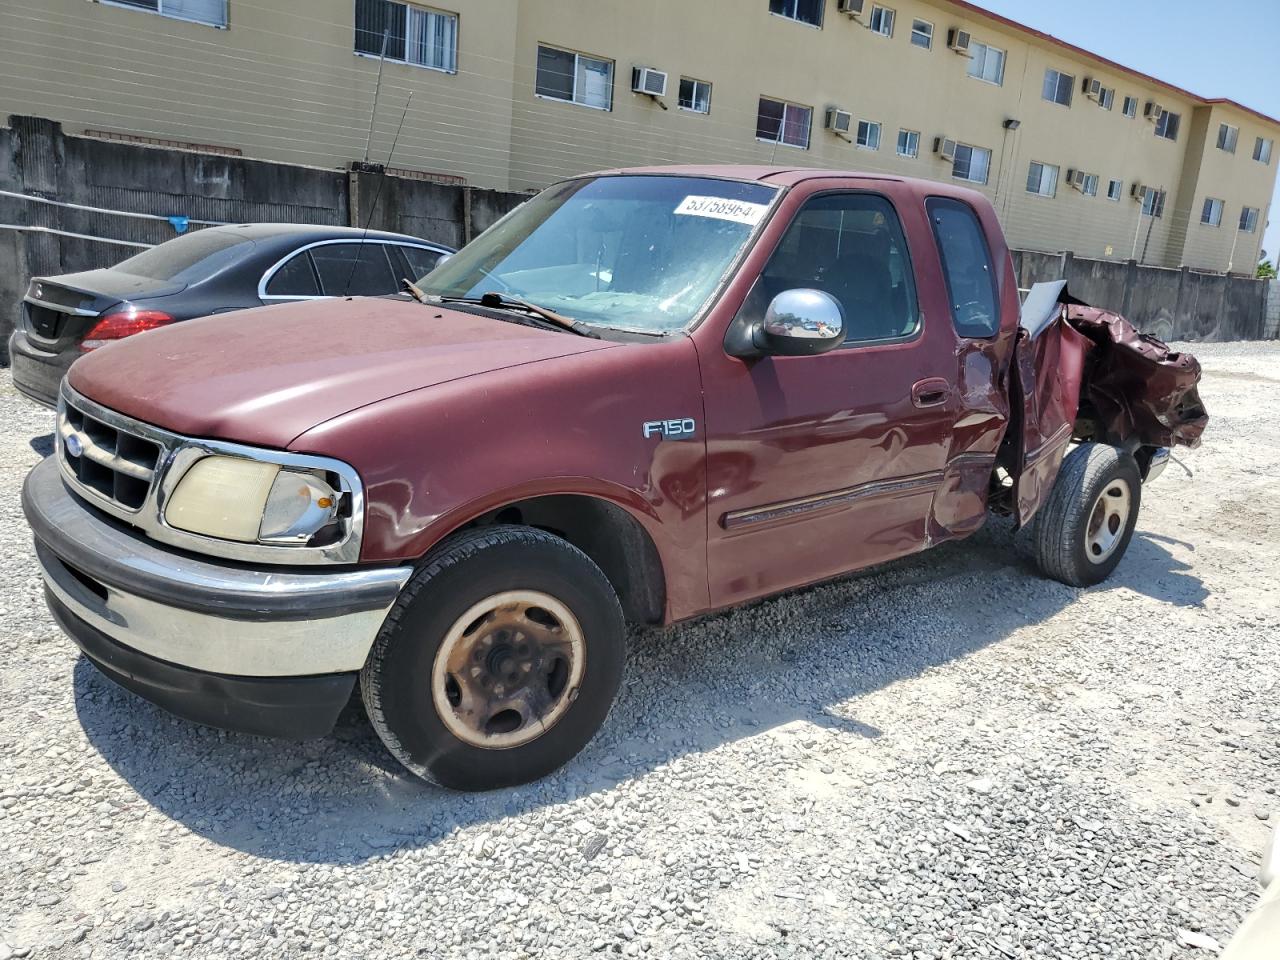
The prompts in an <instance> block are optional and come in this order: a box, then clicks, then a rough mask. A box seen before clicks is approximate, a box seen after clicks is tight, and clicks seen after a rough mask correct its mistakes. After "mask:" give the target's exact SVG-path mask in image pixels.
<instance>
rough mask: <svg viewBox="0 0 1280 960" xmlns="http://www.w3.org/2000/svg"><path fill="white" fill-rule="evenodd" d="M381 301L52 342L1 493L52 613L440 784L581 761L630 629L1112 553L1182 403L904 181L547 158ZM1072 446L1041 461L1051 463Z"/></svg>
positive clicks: (196, 691) (938, 198)
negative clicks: (999, 549) (6, 492)
mask: <svg viewBox="0 0 1280 960" xmlns="http://www.w3.org/2000/svg"><path fill="white" fill-rule="evenodd" d="M406 289H407V290H408V291H409V292H408V293H407V294H405V295H402V296H392V297H384V298H348V299H342V300H334V301H327V302H316V303H307V304H289V305H282V306H273V307H266V308H262V309H258V310H249V311H244V312H241V313H235V314H226V315H223V316H219V317H214V318H210V319H206V320H196V321H192V322H189V323H184V324H181V325H179V326H175V327H172V328H168V329H163V330H157V331H154V332H151V333H146V334H143V335H141V336H138V337H135V338H132V339H131V340H126V341H122V342H120V343H117V344H114V345H110V346H107V347H104V348H103V349H100V350H97V351H95V352H94V353H92V354H90V355H88V356H86V357H84V358H83V359H81V360H79V361H77V362H76V363H75V364H74V365H73V366H72V368H71V370H70V372H69V374H68V376H67V379H66V381H65V382H64V384H63V386H62V390H61V398H60V404H59V413H58V421H57V424H58V425H57V444H56V454H55V456H53V457H51V458H49V459H48V460H47V461H45V462H44V463H42V464H41V465H39V466H38V467H36V468H35V470H34V471H33V472H32V473H31V475H30V477H29V478H28V480H27V482H26V485H25V488H24V499H23V504H24V509H25V511H26V515H27V517H28V519H29V522H30V524H31V527H32V529H33V531H34V534H35V540H36V550H37V553H38V556H39V560H40V563H41V566H42V569H43V573H44V577H45V581H46V587H47V597H48V602H49V605H50V608H51V610H52V612H53V615H54V616H55V617H56V618H57V620H58V622H59V623H60V624H61V625H62V627H63V628H64V629H65V630H66V632H67V633H68V634H69V635H70V636H71V637H72V638H73V639H74V640H75V641H76V643H77V644H79V646H80V647H81V648H82V649H83V650H84V652H85V654H86V655H87V656H88V657H89V658H90V659H91V660H92V661H93V662H94V663H95V664H97V666H98V667H99V668H101V670H102V671H103V672H104V673H106V674H107V675H108V676H110V677H111V678H113V679H114V680H116V681H118V682H119V683H121V684H122V685H124V686H125V687H127V688H129V689H131V690H134V691H136V692H138V693H140V694H141V695H142V696H144V697H147V698H149V699H151V700H153V701H155V702H156V703H159V704H161V705H162V706H164V707H166V708H168V709H170V710H172V711H173V712H175V713H178V714H180V715H183V716H186V717H189V718H192V719H194V720H197V721H201V722H205V723H209V724H213V725H217V726H221V727H226V728H230V729H236V730H243V731H249V732H254V733H263V734H276V735H286V736H322V735H324V734H325V733H327V732H328V731H329V730H330V729H331V727H332V725H333V722H334V720H335V717H336V716H337V714H338V712H339V711H340V710H341V709H342V707H343V706H344V705H345V704H346V703H347V701H348V699H349V697H350V695H351V693H352V691H353V688H354V685H355V683H356V682H357V680H358V681H359V684H360V690H361V694H362V696H363V699H364V703H365V705H366V708H367V711H368V714H369V716H370V718H371V720H372V722H373V725H374V727H375V728H376V729H377V731H378V733H379V735H380V736H381V737H382V739H383V741H384V742H385V743H386V745H387V747H388V748H389V749H390V751H391V752H392V753H393V754H394V755H395V756H396V757H397V758H398V759H399V760H400V761H401V762H403V763H404V765H405V766H406V767H408V768H409V769H410V770H412V771H413V772H415V773H417V774H419V775H420V776H422V777H424V778H426V779H428V780H431V781H434V782H437V783H440V784H444V785H447V786H450V787H455V788H461V789H483V788H490V787H497V786H502V785H508V784H516V783H521V782H525V781H528V780H531V779H534V778H536V777H539V776H542V775H544V774H546V773H548V772H549V771H551V770H554V769H555V768H557V767H558V766H560V765H561V764H563V763H565V762H566V761H567V760H569V759H570V758H571V757H573V756H574V755H575V754H576V753H577V752H578V751H579V750H580V749H581V748H582V746H583V745H584V744H585V743H586V742H587V741H588V740H589V739H590V738H591V737H592V735H593V734H594V732H595V731H596V730H597V729H598V728H599V726H600V725H601V723H602V722H603V721H604V719H605V716H606V714H607V713H608V711H609V707H610V704H611V703H612V701H613V698H614V694H615V692H616V691H617V688H618V684H619V681H620V677H621V672H622V666H623V659H624V657H623V654H624V637H625V631H624V623H625V622H626V621H633V622H638V623H643V624H669V623H673V622H676V621H680V620H684V619H687V618H690V617H695V616H698V615H700V614H704V613H706V612H708V611H712V610H716V609H720V608H724V607H729V606H732V605H734V604H740V603H745V602H747V601H751V600H754V599H756V598H759V597H763V596H767V595H769V594H774V593H778V592H780V591H785V590H790V589H793V588H796V587H801V586H804V585H806V584H812V583H815V582H818V581H821V580H824V579H827V578H830V577H836V576H839V575H841V574H844V573H848V572H849V571H853V570H858V569H860V568H864V567H867V566H870V565H872V564H877V563H881V562H883V561H886V560H891V559H893V558H895V557H901V556H904V555H906V554H910V553H914V552H916V551H919V550H923V549H925V548H927V547H931V546H933V545H935V544H938V543H942V542H945V541H947V540H954V539H957V538H962V537H965V536H968V535H969V534H971V533H973V532H974V531H975V530H977V529H978V528H979V527H981V526H982V524H983V523H984V522H985V521H986V519H987V517H988V516H989V515H990V514H992V513H996V514H1002V515H1009V516H1012V517H1014V518H1015V520H1016V522H1017V523H1019V524H1026V523H1028V522H1030V521H1031V520H1032V519H1033V518H1035V519H1036V529H1035V541H1036V545H1037V551H1038V555H1039V559H1040V564H1041V566H1042V567H1043V569H1044V571H1045V572H1046V573H1047V574H1048V575H1050V576H1052V577H1056V578H1058V579H1060V580H1062V581H1064V582H1066V583H1069V584H1074V585H1078V586H1084V585H1088V584H1092V583H1096V582H1098V581H1100V580H1102V579H1103V578H1104V577H1106V576H1107V575H1108V573H1110V571H1111V570H1112V569H1113V568H1114V567H1115V565H1116V564H1117V563H1118V562H1119V560H1120V558H1121V556H1122V554H1123V553H1124V550H1125V548H1126V546H1127V544H1128V542H1129V538H1130V536H1131V535H1132V533H1133V528H1134V523H1135V521H1136V518H1137V515H1138V505H1139V500H1140V497H1141V494H1142V485H1143V483H1144V481H1149V480H1151V479H1152V478H1153V477H1154V476H1155V475H1156V474H1157V473H1158V472H1159V471H1160V469H1161V468H1162V467H1163V465H1164V460H1165V458H1166V457H1167V455H1168V449H1167V448H1168V447H1171V446H1173V445H1175V444H1178V443H1184V444H1190V445H1194V444H1195V443H1196V442H1198V439H1199V435H1200V431H1201V430H1202V429H1203V427H1204V424H1205V415H1204V410H1203V408H1202V407H1201V406H1200V402H1199V399H1198V397H1197V395H1196V386H1195V385H1196V382H1197V381H1198V378H1199V368H1198V366H1197V365H1196V362H1195V360H1194V358H1193V357H1190V356H1189V355H1186V354H1174V353H1170V352H1169V351H1168V349H1167V348H1166V347H1164V345H1163V344H1160V343H1159V342H1158V341H1154V340H1150V339H1149V338H1144V337H1141V336H1139V335H1138V334H1137V333H1136V332H1135V331H1134V330H1133V328H1132V327H1130V326H1129V325H1128V324H1127V323H1125V321H1123V320H1122V319H1121V318H1119V317H1116V316H1114V315H1112V314H1107V313H1104V312H1102V311H1099V310H1094V309H1091V308H1088V307H1085V306H1083V305H1081V304H1079V303H1076V302H1074V301H1072V300H1071V298H1070V296H1069V295H1067V294H1065V292H1059V291H1058V290H1057V289H1056V288H1055V289H1052V290H1050V291H1049V293H1048V295H1045V294H1044V292H1043V291H1038V292H1037V293H1036V294H1035V295H1034V296H1033V297H1032V298H1031V300H1034V301H1035V304H1036V306H1035V308H1034V309H1031V300H1029V301H1028V305H1027V308H1025V309H1024V308H1023V307H1022V305H1021V304H1020V301H1019V291H1018V286H1017V282H1016V279H1015V276H1014V272H1013V267H1012V261H1011V259H1010V255H1009V251H1008V249H1007V247H1006V245H1005V240H1004V237H1003V235H1002V233H1001V230H1000V226H999V224H998V222H997V220H996V215H995V211H994V210H993V208H992V206H991V204H990V203H989V202H988V201H987V199H986V198H985V197H984V196H982V195H981V194H979V193H976V192H973V191H969V190H964V189H959V188H956V187H953V186H949V185H943V184H938V183H933V182H926V181H916V180H906V179H901V178H896V177H888V176H871V175H861V174H853V173H841V172H831V171H818V170H792V169H777V168H765V167H715V168H708V167H679V168H651V169H635V170H622V171H614V172H609V173H605V174H596V175H592V176H585V177H579V178H574V179H570V180H566V181H564V182H562V183H558V184H556V185H554V186H552V187H550V188H548V189H547V190H545V191H544V192H542V193H541V194H539V195H538V196H537V197H535V198H534V199H531V200H530V201H529V202H527V203H526V204H524V205H522V206H521V207H519V208H518V209H516V210H515V211H513V212H512V213H510V214H508V215H507V216H506V217H505V218H503V219H502V220H501V221H499V222H498V223H497V224H495V225H494V226H493V227H492V228H490V229H489V230H488V231H487V232H485V233H484V234H483V235H482V236H481V237H480V238H478V239H477V240H476V241H475V242H473V243H472V244H470V245H469V246H468V247H466V248H465V249H464V250H462V251H461V252H460V253H458V254H457V255H455V256H454V257H452V258H451V259H449V260H447V261H446V262H444V263H442V264H441V265H440V266H438V267H437V268H436V269H435V270H433V272H431V273H430V274H428V275H427V276H426V277H424V278H420V279H419V280H418V281H417V283H416V284H414V283H408V284H406ZM1064 458H1065V459H1064Z"/></svg>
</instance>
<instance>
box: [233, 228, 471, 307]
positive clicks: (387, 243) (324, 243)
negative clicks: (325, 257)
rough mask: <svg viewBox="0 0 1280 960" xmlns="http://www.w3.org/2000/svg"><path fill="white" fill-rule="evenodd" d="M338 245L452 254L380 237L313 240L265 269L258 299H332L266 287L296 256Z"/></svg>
mask: <svg viewBox="0 0 1280 960" xmlns="http://www.w3.org/2000/svg"><path fill="white" fill-rule="evenodd" d="M339 243H359V244H364V243H376V244H379V245H381V246H384V247H413V248H414V249H417V250H430V251H431V252H432V253H438V254H440V255H441V256H449V255H451V254H452V253H453V252H454V251H452V250H450V249H449V248H448V247H445V246H441V245H439V244H434V243H427V242H423V243H409V242H408V241H406V240H387V239H384V238H381V237H367V238H364V237H341V238H336V239H333V240H313V241H312V242H311V243H306V244H303V245H302V246H300V247H297V248H296V249H294V250H291V251H290V252H289V253H287V254H285V255H284V256H283V257H281V258H280V259H279V260H277V261H276V262H275V263H273V264H272V265H271V266H270V267H268V268H267V271H266V272H265V273H264V274H263V275H262V278H261V279H260V280H259V281H258V291H257V292H258V299H259V300H261V301H263V302H264V303H298V302H300V301H304V300H332V299H334V297H333V296H332V295H330V294H320V295H319V296H314V297H313V296H305V297H296V296H289V295H286V294H278V293H277V294H268V293H267V286H268V285H269V284H270V283H271V281H272V279H273V278H274V277H275V275H276V273H277V272H279V270H280V268H281V267H283V266H284V265H285V264H286V263H288V262H289V261H290V260H292V259H293V258H294V257H296V256H298V254H300V253H306V252H307V251H308V250H312V249H314V248H315V247H328V246H333V245H335V244H339ZM414 279H417V278H416V277H415V278H414ZM317 283H318V278H317Z"/></svg>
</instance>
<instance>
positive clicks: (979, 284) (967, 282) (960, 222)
mask: <svg viewBox="0 0 1280 960" xmlns="http://www.w3.org/2000/svg"><path fill="white" fill-rule="evenodd" d="M925 209H926V210H927V211H928V213H929V223H930V225H931V226H932V227H933V236H934V240H935V241H936V242H937V244H938V256H939V257H940V258H941V260H942V275H943V278H944V279H945V280H946V284H947V299H948V301H949V302H950V304H951V322H952V323H953V324H954V325H955V329H956V333H958V334H960V336H962V337H994V336H995V335H996V334H997V333H998V332H999V330H1000V310H999V298H998V297H997V296H996V278H995V267H994V265H993V264H992V261H991V251H990V250H989V249H988V247H987V238H986V234H985V233H983V231H982V224H981V223H979V221H978V215H977V214H976V213H974V212H973V208H972V207H970V206H969V205H968V204H966V203H961V202H960V201H959V200H950V199H947V198H943V197H933V198H931V199H930V200H929V201H928V202H927V204H926V206H925Z"/></svg>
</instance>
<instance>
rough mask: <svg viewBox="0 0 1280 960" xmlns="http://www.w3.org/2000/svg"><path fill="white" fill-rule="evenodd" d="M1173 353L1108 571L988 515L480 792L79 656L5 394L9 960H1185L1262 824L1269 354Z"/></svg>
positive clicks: (1279, 488)
mask: <svg viewBox="0 0 1280 960" xmlns="http://www.w3.org/2000/svg"><path fill="white" fill-rule="evenodd" d="M1196 349H1197V352H1198V353H1199V354H1200V355H1201V357H1202V359H1203V360H1204V362H1205V366H1206V375H1205V380H1204V384H1203V394H1204V397H1205V400H1206V403H1207V404H1208V406H1209V409H1210V412H1211V415H1212V417H1213V420H1212V422H1211V425H1210V429H1209V432H1208V434H1207V437H1206V443H1205V446H1204V447H1203V448H1202V449H1200V450H1198V451H1195V452H1194V453H1190V454H1184V455H1181V458H1182V459H1183V460H1184V461H1185V462H1186V463H1187V465H1188V467H1190V468H1191V470H1193V471H1194V474H1195V475H1194V477H1191V478H1188V477H1187V476H1186V475H1185V474H1184V473H1183V471H1182V470H1181V469H1179V468H1178V467H1177V466H1171V467H1170V468H1169V470H1168V471H1167V472H1166V474H1165V476H1164V477H1163V478H1161V479H1160V480H1159V481H1158V482H1157V483H1156V484H1154V485H1153V486H1152V487H1150V488H1148V491H1147V492H1148V494H1149V500H1148V501H1147V503H1146V504H1144V509H1143V513H1142V516H1141V518H1140V520H1139V525H1138V534H1137V535H1136V536H1135V538H1134V541H1133V544H1132V546H1131V547H1130V549H1129V553H1128V556H1127V557H1126V559H1125V560H1124V562H1123V563H1122V564H1121V566H1120V568H1119V570H1118V571H1117V573H1116V576H1115V577H1114V578H1113V580H1112V581H1111V582H1109V583H1107V584H1104V585H1103V586H1102V587H1099V588H1094V589H1091V590H1084V591H1080V590H1073V589H1070V588H1067V587H1064V586H1061V585H1059V584H1056V583H1052V582H1047V581H1045V580H1042V579H1040V578H1038V577H1037V576H1036V575H1035V573H1034V571H1033V570H1032V569H1031V567H1030V565H1029V562H1028V560H1027V558H1026V552H1025V547H1024V545H1023V544H1024V543H1025V541H1024V540H1023V539H1022V538H1015V537H1014V536H1013V535H1012V533H1011V532H1010V530H1009V528H1008V527H1007V525H1003V524H993V525H992V526H990V527H988V528H987V529H985V530H984V531H982V532H980V533H979V534H978V535H976V536H975V537H973V538H972V539H971V540H969V541H967V542H964V543H960V544H951V545H947V546H944V547H940V548H938V549H936V550H933V551H930V552H929V553H927V554H925V555H923V556H919V557H916V558H912V559H910V560H908V561H902V562H898V563H896V564H893V565H891V566H889V567H887V568H884V569H882V570H880V571H878V572H876V573H875V574H873V575H868V576H862V577H856V578H850V579H847V580H844V581H840V582H837V583H834V584H831V585H827V586H824V587H821V588H818V589H813V590H809V591H805V592H803V593H799V594H795V595H792V596H788V597H784V598H782V599H778V600H773V601H769V602H764V603H760V604H757V605H755V606H752V607H749V608H746V609H742V610H739V611H736V612H733V613H730V614H727V615H723V616H717V617H714V618H710V619H707V620H704V621H701V622H698V623H695V624H692V625H686V626H682V627H679V628H674V629H671V630H666V631H646V632H640V633H637V634H636V635H635V636H634V637H633V650H632V654H631V658H630V663H629V665H628V680H627V685H626V686H625V688H624V691H623V695H622V697H621V700H620V702H619V704H618V706H617V708H616V709H615V710H614V712H613V714H612V716H611V717H610V720H609V722H608V724H607V726H606V728H605V730H604V731H603V733H602V734H601V735H600V736H599V737H598V738H597V739H596V740H595V741H594V742H593V743H592V745H591V746H589V747H588V748H587V750H586V751H585V752H584V753H583V754H582V755H581V756H580V757H579V758H578V759H577V760H576V761H575V762H573V763H572V764H571V765H570V766H569V767H568V768H567V769H565V770H563V771H561V772H560V773H558V774H557V775H555V776H553V777H551V778H549V779H547V780H545V781H543V782H540V783H538V784H535V785H532V786H530V787H526V788H523V789H519V790H508V791H503V792H499V793H494V794H486V795H482V796H464V795H457V794H451V793H447V792H444V791H440V790H436V789H432V788H429V787H426V786H424V785H422V784H420V783H418V782H416V781H414V780H412V779H409V778H408V777H406V776H405V775H402V773H401V772H400V770H399V769H398V768H396V767H395V765H394V764H393V763H392V762H391V761H390V760H389V759H388V757H387V756H386V754H385V753H384V752H383V750H382V748H381V747H380V745H379V743H378V741H377V740H376V738H375V736H374V734H373V733H372V731H371V730H370V728H369V726H368V723H367V722H366V720H365V718H364V716H363V715H362V713H361V712H360V711H359V709H358V708H357V707H355V706H354V705H353V706H352V707H351V708H350V709H349V710H348V711H347V713H346V714H345V715H344V717H343V720H342V721H341V723H340V725H339V729H338V731H337V732H336V734H335V735H334V736H333V737H332V738H330V739H328V740H324V741H320V742H313V743H307V744H302V745H297V744H289V743H281V742H274V741H269V740H262V739H255V738H251V737H243V736H235V735H228V734H223V733H219V732H216V731H213V730H209V729H205V728H201V727H197V726H194V725H191V724H188V723H184V722H180V721H177V720H174V719H172V718H170V717H169V716H168V715H166V714H164V713H163V712H161V711H160V710H158V709H155V708H153V707H151V706H149V705H147V704H146V703H144V702H142V701H140V700H137V699H135V698H133V697H132V696H130V695H129V694H126V693H124V692H122V691H121V690H119V689H117V688H115V687H114V686H113V685H112V684H111V683H110V682H108V681H106V680H105V679H103V678H101V677H100V676H99V675H97V673H96V672H95V671H94V670H93V669H92V668H90V667H88V666H87V665H86V664H85V663H84V662H83V661H81V660H79V659H78V658H77V656H76V655H75V653H74V652H73V647H72V645H71V643H70V642H69V641H68V640H66V639H64V638H63V637H62V636H61V635H60V633H59V631H58V629H57V628H56V627H55V626H54V624H53V622H52V620H51V619H50V617H49V616H48V614H47V613H46V611H45V607H44V603H43V601H42V599H41V591H40V586H39V578H38V576H37V573H36V567H35V562H34V559H33V556H32V551H31V546H30V540H29V538H28V533H27V529H26V525H25V523H24V522H23V519H22V515H21V511H20V508H19V500H18V491H19V485H20V480H21V478H22V476H23V475H24V474H25V472H26V471H27V470H28V469H29V468H30V467H31V466H32V465H33V464H34V463H36V462H37V461H38V459H39V458H40V456H41V455H43V454H46V453H47V452H48V451H49V448H50V437H49V431H50V429H51V418H50V415H49V414H47V413H45V412H43V411H40V410H37V409H36V408H35V407H33V406H32V405H30V404H28V403H26V402H25V401H23V400H21V399H20V398H19V397H18V396H16V395H15V393H14V392H13V389H12V386H11V385H10V382H9V379H8V375H7V373H4V374H0V422H3V424H4V428H3V431H0V453H2V454H3V464H4V466H3V467H2V468H0V469H3V479H2V482H0V510H2V511H3V517H4V520H5V521H6V523H5V524H4V533H3V536H4V545H3V552H2V557H3V568H2V570H3V575H4V580H5V583H6V585H7V588H6V590H5V592H4V594H3V596H2V597H0V615H3V618H4V619H3V622H4V634H3V643H2V644H0V861H2V862H3V864H4V867H3V869H0V960H7V958H9V957H11V956H19V957H20V956H28V955H30V956H33V957H59V958H62V957H68V958H69V957H89V956H94V957H120V956H137V957H143V956H145V957H162V956H170V955H178V956H192V957H196V956H198V957H235V956H241V955H245V956H262V957H270V958H272V960H276V958H288V957H304V956H305V957H313V956H326V957H328V956H335V957H359V958H363V957H467V958H471V957H475V958H479V957H484V958H489V957H525V956H536V957H570V956H585V955H589V954H593V953H594V954H598V955H601V956H612V955H615V954H621V955H623V956H646V955H647V956H650V957H725V958H734V960H743V958H751V957H776V956H796V957H867V958H873V957H874V958H882V957H894V956H904V957H917V958H926V957H930V958H935V957H936V958H943V957H994V958H999V957H1008V958H1023V957H1027V958H1037V960H1040V958H1048V957H1053V958H1058V957H1134V958H1170V957H1208V956H1211V955H1212V953H1213V951H1214V945H1213V944H1212V943H1211V942H1210V941H1209V940H1207V939H1205V938H1212V939H1213V940H1215V941H1217V942H1219V943H1225V942H1226V940H1227V939H1228V937H1229V935H1230V932H1231V931H1232V930H1233V929H1234V927H1235V926H1236V924H1237V923H1238V922H1239V920H1240V918H1241V917H1242V915H1243V914H1244V912H1245V911H1246V910H1247V909H1248V907H1249V906H1250V905H1251V903H1252V901H1253V899H1254V896H1255V887H1254V883H1253V881H1252V874H1253V872H1254V869H1255V865H1256V863H1257V860H1258V857H1259V854H1260V851H1261V849H1262V846H1263V844H1264V842H1265V839H1266V836H1267V832H1268V830H1269V828H1270V818H1274V817H1278V816H1280V798H1278V797H1277V795H1276V793H1275V791H1276V787H1277V776H1276V774H1277V761H1280V746H1278V744H1280V707H1278V705H1277V704H1278V698H1277V684H1278V682H1280V649H1278V647H1277V644H1276V642H1275V640H1276V629H1277V625H1278V624H1280V588H1278V586H1277V584H1278V581H1277V577H1276V573H1277V569H1278V565H1280V507H1277V506H1276V504H1277V502H1280V472H1278V471H1277V464H1278V462H1280V412H1278V411H1280V404H1277V402H1276V398H1277V396H1280V391H1278V389H1277V388H1278V387H1280V344H1275V343H1269V344H1227V345H1215V346H1201V347H1197V348H1196ZM1197 943H1198V944H1200V946H1195V945H1193V944H1197Z"/></svg>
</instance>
